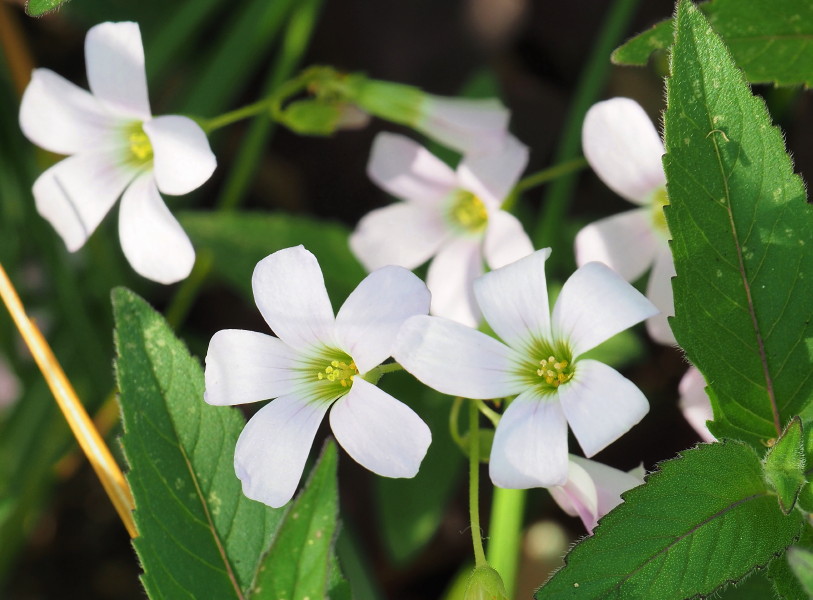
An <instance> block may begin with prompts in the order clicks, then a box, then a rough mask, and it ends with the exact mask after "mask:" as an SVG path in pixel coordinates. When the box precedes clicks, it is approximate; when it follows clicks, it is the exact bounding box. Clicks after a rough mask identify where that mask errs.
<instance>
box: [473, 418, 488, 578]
mask: <svg viewBox="0 0 813 600" xmlns="http://www.w3.org/2000/svg"><path fill="white" fill-rule="evenodd" d="M479 422H480V411H479V410H478V409H477V405H476V404H475V403H474V402H469V520H470V521H471V542H472V545H473V546H474V566H475V567H485V566H487V565H488V562H487V561H486V554H485V552H484V551H483V533H482V530H481V529H480V423H479Z"/></svg>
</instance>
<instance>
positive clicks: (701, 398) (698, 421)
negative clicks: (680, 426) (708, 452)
mask: <svg viewBox="0 0 813 600" xmlns="http://www.w3.org/2000/svg"><path fill="white" fill-rule="evenodd" d="M678 391H680V401H679V402H678V406H680V410H681V412H683V416H684V417H685V418H686V420H687V421H688V422H689V425H691V426H692V428H693V429H694V430H695V431H696V432H697V434H698V435H699V436H700V439H702V440H703V441H704V442H715V441H717V438H715V437H714V436H713V435H712V434H711V432H710V431H709V428H708V426H707V425H706V421H713V420H714V414H713V412H712V410H711V400H709V396H708V394H706V380H705V378H704V377H703V374H702V373H701V372H700V371H699V370H698V369H697V368H696V367H690V368H689V370H688V371H686V374H685V375H684V376H683V378H682V379H681V380H680V385H679V386H678Z"/></svg>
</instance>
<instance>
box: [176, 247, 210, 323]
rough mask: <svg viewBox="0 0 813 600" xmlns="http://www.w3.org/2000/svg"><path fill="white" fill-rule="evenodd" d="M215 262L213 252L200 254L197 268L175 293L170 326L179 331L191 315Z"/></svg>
mask: <svg viewBox="0 0 813 600" xmlns="http://www.w3.org/2000/svg"><path fill="white" fill-rule="evenodd" d="M213 262H214V255H213V254H212V252H210V251H208V250H201V251H200V252H198V256H197V260H196V261H195V266H194V267H192V272H191V273H190V274H189V277H187V278H186V279H184V281H183V283H182V284H181V286H180V287H179V288H178V291H177V292H176V293H175V296H173V298H172V302H171V303H170V305H169V306H168V307H167V311H166V319H167V323H169V326H170V327H172V328H173V329H175V330H177V329H178V328H179V327H180V325H181V323H183V322H184V320H185V319H186V316H187V315H188V314H189V311H190V310H191V308H192V305H193V304H194V303H195V298H197V296H198V292H200V289H201V287H203V283H204V281H205V280H206V277H207V276H208V275H209V271H211V269H212V263H213Z"/></svg>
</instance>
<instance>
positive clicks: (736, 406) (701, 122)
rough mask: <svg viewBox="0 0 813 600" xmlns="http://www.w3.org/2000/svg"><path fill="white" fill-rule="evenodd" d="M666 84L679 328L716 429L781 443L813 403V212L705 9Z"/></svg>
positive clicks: (684, 20) (681, 26)
mask: <svg viewBox="0 0 813 600" xmlns="http://www.w3.org/2000/svg"><path fill="white" fill-rule="evenodd" d="M677 20H678V27H677V33H676V41H675V46H674V48H673V54H672V76H671V78H670V79H669V80H668V82H667V103H668V108H667V111H666V116H665V118H664V122H665V145H666V156H665V157H664V169H665V171H666V178H667V189H668V191H669V198H670V202H671V204H670V205H669V206H667V207H665V209H664V210H665V213H666V218H667V221H668V223H669V229H670V231H671V234H672V242H671V249H672V254H673V256H674V259H675V269H676V271H677V277H676V278H675V279H674V280H673V281H672V284H673V289H674V292H675V317H674V318H673V319H672V320H671V324H672V329H673V331H674V333H675V337H676V338H677V340H678V342H679V343H680V345H681V346H682V347H683V349H684V350H685V351H686V354H687V355H688V357H689V359H690V360H691V361H692V363H693V364H695V365H696V366H697V367H698V368H699V369H700V370H701V371H702V372H703V374H704V375H705V377H706V380H707V381H708V382H710V388H711V389H712V391H713V393H712V394H711V397H712V403H713V407H714V416H715V421H714V423H712V425H711V426H710V429H711V430H712V433H713V434H714V435H715V436H717V437H718V438H720V437H735V438H739V439H742V440H745V441H748V442H750V443H751V444H752V445H753V446H754V447H755V448H759V449H761V448H764V443H765V442H767V441H768V440H771V439H775V438H777V437H778V436H779V433H780V432H781V431H782V427H783V425H784V424H785V423H786V422H787V421H788V420H789V419H790V418H791V417H792V416H794V415H798V414H801V413H802V412H803V410H804V408H805V406H806V405H807V404H808V403H809V401H810V399H811V395H813V369H811V368H810V358H809V356H810V352H811V349H813V303H811V302H810V298H811V297H813V252H811V251H810V248H811V247H813V213H812V212H811V208H810V206H808V205H807V203H806V202H805V190H804V186H803V184H802V181H801V179H800V178H799V177H798V176H797V175H795V174H794V173H793V170H792V166H791V161H790V158H789V157H788V155H787V154H786V153H785V150H784V143H783V139H782V134H781V133H780V132H779V130H777V129H776V128H775V127H773V126H772V125H771V121H770V118H769V116H768V113H767V110H766V108H765V105H764V103H763V101H762V100H761V99H759V98H756V97H754V96H752V95H751V92H750V89H749V87H748V85H747V83H746V82H745V80H744V79H743V77H742V74H741V73H740V71H738V70H737V69H736V67H735V66H734V64H733V62H732V60H731V57H730V55H729V53H728V51H727V50H726V49H725V47H724V46H723V44H722V42H721V41H720V39H719V37H717V35H716V34H714V32H713V31H712V30H711V28H710V27H709V25H708V23H707V22H706V19H705V18H704V17H703V15H702V14H701V13H700V11H699V10H697V9H696V8H694V6H693V5H692V4H691V3H689V2H681V4H680V5H679V6H678V11H677Z"/></svg>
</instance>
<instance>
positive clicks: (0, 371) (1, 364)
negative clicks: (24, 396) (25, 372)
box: [0, 356, 22, 409]
mask: <svg viewBox="0 0 813 600" xmlns="http://www.w3.org/2000/svg"><path fill="white" fill-rule="evenodd" d="M21 392H22V390H21V389H20V380H19V379H18V378H17V375H15V374H14V371H12V370H11V365H9V364H8V362H7V361H6V359H5V358H3V357H2V356H0V409H2V408H5V407H7V406H11V405H12V404H14V403H15V402H17V400H18V399H19V398H20V394H21Z"/></svg>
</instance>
